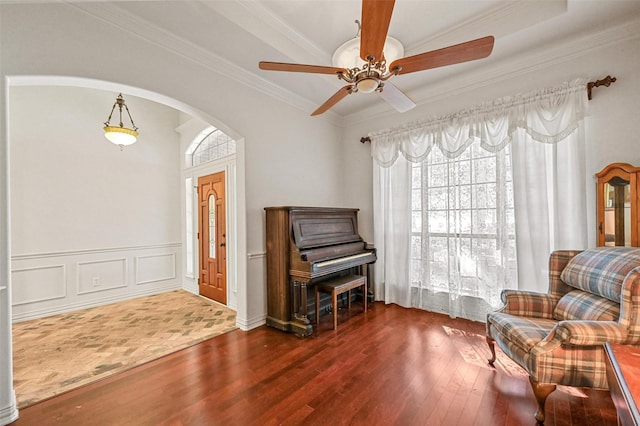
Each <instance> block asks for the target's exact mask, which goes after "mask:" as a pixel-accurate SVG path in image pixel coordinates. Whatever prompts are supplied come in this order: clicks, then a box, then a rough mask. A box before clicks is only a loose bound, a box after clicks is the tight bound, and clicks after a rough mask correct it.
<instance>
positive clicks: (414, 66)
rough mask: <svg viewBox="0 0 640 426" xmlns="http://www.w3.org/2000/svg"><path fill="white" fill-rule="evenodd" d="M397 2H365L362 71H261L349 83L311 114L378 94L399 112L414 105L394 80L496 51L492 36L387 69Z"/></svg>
mask: <svg viewBox="0 0 640 426" xmlns="http://www.w3.org/2000/svg"><path fill="white" fill-rule="evenodd" d="M394 3H395V0H362V21H361V32H360V57H361V58H362V59H363V60H364V61H366V63H365V64H364V65H363V66H362V68H359V67H355V68H340V67H328V66H321V65H305V64H289V63H283V62H264V61H263V62H260V63H259V65H258V66H259V68H260V69H262V70H268V71H288V72H305V73H315V74H333V75H337V76H338V78H339V79H340V80H344V81H346V82H347V83H348V84H347V85H346V86H344V87H342V88H340V90H338V91H337V92H336V93H335V94H334V95H333V96H331V97H330V98H329V99H328V100H327V101H326V102H325V103H324V104H322V105H321V106H320V107H319V108H318V109H316V110H315V111H314V112H313V113H312V114H311V115H312V116H313V115H319V114H322V113H323V112H325V111H327V110H328V109H329V108H331V107H332V106H334V105H335V104H336V103H338V102H339V101H340V100H342V99H343V98H344V97H345V96H347V95H349V94H351V93H356V92H363V93H371V92H374V91H377V92H378V93H379V94H380V96H381V97H382V98H383V99H384V100H385V101H387V102H389V103H390V104H391V105H392V106H393V107H394V108H395V109H396V110H398V111H400V112H405V111H408V110H409V109H411V108H413V107H414V106H415V104H414V103H413V101H412V100H411V99H409V97H408V96H407V95H405V94H404V93H403V92H402V91H401V90H400V89H398V88H397V87H396V86H394V85H393V84H391V83H389V82H387V80H389V79H390V78H391V77H393V76H396V75H400V74H409V73H412V72H416V71H424V70H428V69H432V68H437V67H443V66H447V65H453V64H458V63H462V62H468V61H473V60H476V59H482V58H486V57H487V56H489V55H490V54H491V51H492V50H493V41H494V38H493V36H487V37H483V38H479V39H476V40H471V41H467V42H465V43H460V44H456V45H453V46H449V47H445V48H443V49H438V50H433V51H431V52H425V53H420V54H417V55H414V56H407V57H404V58H400V59H396V60H394V61H393V62H391V64H390V65H389V67H388V68H387V63H386V60H385V57H384V52H383V49H384V45H385V40H386V39H387V32H388V31H389V23H390V22H391V14H392V13H393V6H394Z"/></svg>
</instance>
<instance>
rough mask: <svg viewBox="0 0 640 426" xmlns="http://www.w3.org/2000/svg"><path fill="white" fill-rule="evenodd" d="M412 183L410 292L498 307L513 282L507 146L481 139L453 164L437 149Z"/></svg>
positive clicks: (419, 166) (414, 166) (416, 167)
mask: <svg viewBox="0 0 640 426" xmlns="http://www.w3.org/2000/svg"><path fill="white" fill-rule="evenodd" d="M411 177H412V185H411V209H412V218H411V231H412V232H411V282H412V286H413V287H417V288H423V289H428V290H430V291H431V292H433V293H438V292H444V293H450V292H452V293H453V292H455V294H456V295H460V296H472V297H482V298H484V299H486V300H492V301H495V302H496V304H497V302H498V300H497V298H498V297H499V293H500V290H501V289H502V288H503V283H505V281H506V282H511V283H515V282H516V258H515V253H516V251H515V219H514V200H513V184H512V174H511V155H510V147H509V146H507V147H506V148H503V149H502V150H501V151H499V152H496V153H492V152H489V151H486V150H484V149H483V148H482V147H481V146H480V143H479V141H476V142H474V143H472V144H471V145H470V146H469V147H467V148H466V150H465V151H464V152H463V153H462V154H461V155H459V156H458V157H456V158H447V157H445V156H444V155H443V154H442V152H441V151H440V150H439V149H438V148H435V147H434V149H433V150H432V151H431V152H430V154H429V155H428V156H427V158H426V159H425V160H423V161H422V162H420V163H413V164H412V173H411ZM505 271H508V272H506V273H505ZM505 275H510V276H511V277H506V276H505ZM452 287H453V288H452ZM452 290H453V291H452ZM488 296H489V297H488ZM494 299H495V300H494Z"/></svg>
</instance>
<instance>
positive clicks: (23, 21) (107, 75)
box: [0, 3, 344, 420]
mask: <svg viewBox="0 0 640 426" xmlns="http://www.w3.org/2000/svg"><path fill="white" fill-rule="evenodd" d="M133 29H134V30H135V28H133ZM0 67H1V68H0V79H1V80H2V82H3V87H2V89H0V95H3V94H4V95H5V96H2V98H1V101H2V111H0V129H5V130H3V131H2V132H1V133H0V177H2V179H0V180H1V181H2V183H3V186H2V188H0V197H2V198H1V199H0V206H1V207H0V236H2V237H8V232H7V230H6V225H7V224H8V220H9V217H8V212H7V210H6V208H7V205H8V201H9V200H8V195H7V191H6V186H5V185H6V183H7V179H8V168H7V166H8V164H7V159H8V158H9V157H10V156H11V154H10V153H9V151H8V143H9V139H8V138H7V133H6V124H7V123H6V121H5V114H6V113H7V110H10V109H11V104H10V101H9V100H8V99H7V98H6V93H5V87H4V84H5V83H6V82H7V81H11V77H15V76H67V77H80V78H87V79H93V80H95V81H98V82H100V81H103V82H116V83H118V84H122V85H125V86H129V87H133V88H140V89H141V90H143V91H146V92H149V93H154V94H158V95H160V96H162V97H163V98H164V99H168V100H171V102H174V103H177V104H180V105H185V106H188V107H189V111H186V112H189V113H191V115H195V116H198V117H199V118H201V119H203V120H204V121H206V122H209V123H211V124H212V125H214V126H216V127H220V128H222V129H223V130H224V131H225V133H228V134H230V135H231V136H233V137H234V138H243V140H244V144H243V145H242V146H241V147H240V151H241V152H238V157H239V165H238V170H242V171H244V173H242V174H241V175H239V176H238V180H239V184H241V185H243V186H244V187H245V188H246V193H245V197H246V198H245V199H244V200H239V201H240V203H241V204H243V207H244V204H245V203H246V217H239V218H238V224H239V227H240V228H241V229H240V230H239V232H242V234H243V235H246V242H243V241H240V242H239V244H240V245H243V246H245V247H246V250H245V253H246V254H247V259H245V261H244V263H243V262H242V259H239V264H243V265H245V264H246V268H245V269H246V277H244V278H245V279H244V282H238V307H237V312H238V317H239V318H242V319H243V320H244V321H245V322H246V323H247V324H253V323H256V322H257V321H260V319H261V318H262V319H263V318H264V317H265V315H266V297H265V293H266V291H265V290H266V283H265V272H266V271H265V259H264V252H265V243H264V207H265V206H272V205H279V204H287V205H326V206H340V205H341V202H342V201H343V200H344V196H343V186H342V178H343V173H342V170H343V169H342V166H343V162H342V151H341V141H340V134H341V131H340V129H338V128H336V127H334V126H333V125H332V124H330V123H329V122H327V121H325V120H324V119H318V118H311V117H309V116H308V113H307V112H303V111H300V110H298V109H296V108H293V107H290V106H287V105H284V104H282V103H280V102H279V101H276V100H273V99H272V98H271V97H270V96H268V95H267V94H264V93H261V92H258V91H256V90H254V89H251V88H248V87H246V86H243V85H241V84H238V83H237V82H236V81H235V80H233V78H231V77H230V76H229V75H228V73H225V74H222V73H218V72H216V71H215V70H212V69H211V68H210V67H208V65H207V64H206V63H205V62H202V63H199V62H196V61H192V60H186V59H185V58H184V57H183V56H181V55H180V54H178V53H176V52H173V51H168V50H166V49H163V48H161V47H160V46H159V45H158V44H157V43H155V42H154V41H153V40H150V41H146V40H145V39H143V38H140V37H137V36H135V35H133V34H131V33H127V32H126V31H124V30H123V29H122V28H116V27H114V26H112V25H110V24H108V23H106V22H104V21H103V20H101V19H98V18H95V17H93V16H91V15H89V14H87V13H85V12H83V11H81V10H79V9H78V8H76V7H75V6H74V5H73V4H67V3H55V4H6V3H5V4H2V5H0ZM134 113H135V110H134ZM134 118H135V119H136V120H139V119H138V118H136V117H135V116H134ZM100 120H103V119H102V117H100ZM140 127H141V130H142V128H143V126H142V124H140ZM177 157H178V156H177ZM176 198H177V197H176ZM176 204H178V203H176ZM178 223H179V222H178ZM168 232H173V231H168ZM143 238H144V239H145V241H146V240H147V239H152V238H153V237H150V236H145V237H143ZM243 243H246V244H243ZM10 256H11V251H10V248H9V245H8V242H7V238H4V241H0V265H1V266H3V267H4V266H5V265H8V259H9V257H10ZM50 272H51V273H54V271H50ZM0 280H2V282H0V310H1V311H3V312H10V305H11V300H10V299H11V297H10V295H9V294H8V288H10V286H11V283H10V281H9V274H8V273H6V271H4V270H3V271H0ZM9 326H10V325H7V322H6V321H5V322H3V325H0V338H2V346H1V347H2V355H3V357H0V420H6V419H10V418H12V416H14V415H15V414H16V409H15V399H14V398H12V390H11V380H12V377H11V358H10V354H11V345H10V341H11V338H10V329H9ZM1 360H4V361H1Z"/></svg>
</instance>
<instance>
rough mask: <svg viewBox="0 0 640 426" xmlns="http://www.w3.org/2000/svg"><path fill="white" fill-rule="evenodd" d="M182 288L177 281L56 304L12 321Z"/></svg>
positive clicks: (46, 315)
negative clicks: (118, 293)
mask: <svg viewBox="0 0 640 426" xmlns="http://www.w3.org/2000/svg"><path fill="white" fill-rule="evenodd" d="M180 289H181V287H180V285H178V284H176V283H173V284H171V285H166V286H163V287H155V288H153V289H152V290H146V291H137V292H130V293H126V294H122V295H118V296H113V297H104V298H100V299H94V300H90V301H87V302H80V303H70V304H67V305H62V306H55V307H51V308H45V309H40V310H34V311H30V312H28V313H24V314H14V315H13V316H12V318H11V319H12V321H13V322H14V323H15V322H22V321H29V320H32V319H38V318H44V317H48V316H52V315H58V314H64V313H66V312H71V311H77V310H80V309H88V308H95V307H97V306H102V305H108V304H111V303H116V302H122V301H125V300H129V299H135V298H138V297H144V296H152V295H154V294H160V293H166V292H169V291H174V290H180Z"/></svg>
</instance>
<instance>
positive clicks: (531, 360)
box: [487, 247, 640, 423]
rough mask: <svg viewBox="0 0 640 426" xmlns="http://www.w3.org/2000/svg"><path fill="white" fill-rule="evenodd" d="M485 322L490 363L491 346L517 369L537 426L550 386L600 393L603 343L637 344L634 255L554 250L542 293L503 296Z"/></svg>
mask: <svg viewBox="0 0 640 426" xmlns="http://www.w3.org/2000/svg"><path fill="white" fill-rule="evenodd" d="M502 301H503V302H504V306H503V307H502V308H501V309H499V310H498V311H496V312H492V313H490V314H489V315H487V343H488V344H489V348H490V350H491V359H489V364H491V365H493V362H494V361H495V359H496V353H495V348H494V344H495V343H497V344H498V346H499V347H500V349H502V351H503V352H504V353H505V354H506V355H507V356H509V357H510V358H511V359H513V360H514V361H515V362H516V363H517V364H519V365H520V366H521V367H522V368H524V369H525V370H526V371H527V373H528V374H529V381H530V382H531V386H532V388H533V393H534V395H535V397H536V400H537V403H538V411H537V412H536V413H535V418H536V420H537V421H538V422H539V423H542V422H544V405H545V401H546V399H547V396H549V394H550V393H551V392H553V391H554V390H555V388H556V385H566V386H580V387H593V388H603V389H606V388H607V387H608V386H607V377H606V367H605V354H604V349H603V344H604V342H612V343H621V344H630V345H638V344H640V249H638V248H627V247H598V248H593V249H589V250H585V251H581V252H579V251H567V250H564V251H555V252H553V253H552V254H551V257H550V261H549V291H548V293H534V292H526V291H517V290H505V291H503V293H502Z"/></svg>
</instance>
